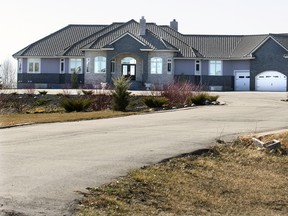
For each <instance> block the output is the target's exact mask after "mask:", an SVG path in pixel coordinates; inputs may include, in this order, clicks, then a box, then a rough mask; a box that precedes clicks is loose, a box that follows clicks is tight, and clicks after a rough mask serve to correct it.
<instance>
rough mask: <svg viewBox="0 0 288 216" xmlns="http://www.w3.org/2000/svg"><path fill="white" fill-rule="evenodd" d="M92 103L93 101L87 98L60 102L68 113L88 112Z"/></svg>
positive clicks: (67, 99)
mask: <svg viewBox="0 0 288 216" xmlns="http://www.w3.org/2000/svg"><path fill="white" fill-rule="evenodd" d="M91 103H92V101H91V100H90V99H86V98H66V99H64V100H62V101H60V105H61V106H62V107H63V108H64V109H65V110H66V112H73V111H76V112H82V111H86V110H87V109H88V108H89V106H90V105H91Z"/></svg>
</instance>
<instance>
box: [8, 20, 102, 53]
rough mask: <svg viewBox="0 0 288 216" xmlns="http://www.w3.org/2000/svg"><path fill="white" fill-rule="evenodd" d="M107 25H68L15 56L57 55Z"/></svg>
mask: <svg viewBox="0 0 288 216" xmlns="http://www.w3.org/2000/svg"><path fill="white" fill-rule="evenodd" d="M105 27H106V26H105V25H68V26H66V27H65V28H63V29H60V30H59V31H57V32H55V33H53V34H50V35H48V36H47V37H44V38H43V39H41V40H39V41H36V42H35V43H33V44H31V45H29V46H27V47H25V48H24V49H22V50H20V51H19V52H17V53H15V54H14V55H13V56H15V57H18V56H56V55H58V54H59V53H62V52H64V50H65V49H67V48H68V47H70V46H71V45H73V44H74V43H76V42H78V41H80V40H81V39H83V38H85V37H88V36H89V35H92V34H94V33H96V32H98V31H100V30H101V29H103V28H105Z"/></svg>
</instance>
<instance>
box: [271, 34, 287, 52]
mask: <svg viewBox="0 0 288 216" xmlns="http://www.w3.org/2000/svg"><path fill="white" fill-rule="evenodd" d="M270 35H271V36H272V37H273V38H274V39H275V40H276V41H278V42H279V43H280V44H281V45H282V46H283V47H285V48H286V50H288V34H270Z"/></svg>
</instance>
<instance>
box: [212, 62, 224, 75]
mask: <svg viewBox="0 0 288 216" xmlns="http://www.w3.org/2000/svg"><path fill="white" fill-rule="evenodd" d="M209 75H211V76H222V75H223V71H222V61H210V65H209Z"/></svg>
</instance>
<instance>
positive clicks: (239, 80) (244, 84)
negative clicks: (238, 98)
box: [235, 71, 250, 91]
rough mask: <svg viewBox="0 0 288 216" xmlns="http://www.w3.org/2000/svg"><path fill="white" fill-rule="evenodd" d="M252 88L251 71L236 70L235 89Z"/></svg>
mask: <svg viewBox="0 0 288 216" xmlns="http://www.w3.org/2000/svg"><path fill="white" fill-rule="evenodd" d="M249 90H250V72H249V71H235V91H249Z"/></svg>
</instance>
